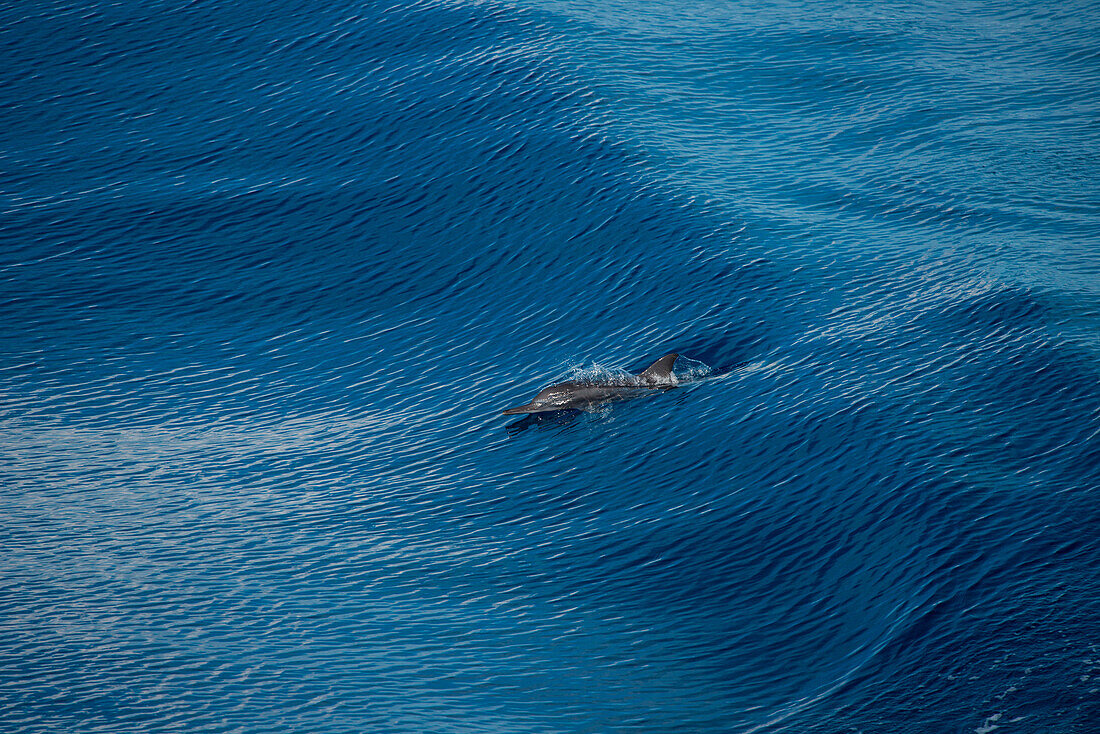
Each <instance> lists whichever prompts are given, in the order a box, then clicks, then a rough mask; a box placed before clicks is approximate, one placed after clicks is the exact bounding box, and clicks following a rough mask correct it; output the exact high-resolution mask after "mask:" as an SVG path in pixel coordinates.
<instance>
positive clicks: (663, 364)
mask: <svg viewBox="0 0 1100 734" xmlns="http://www.w3.org/2000/svg"><path fill="white" fill-rule="evenodd" d="M679 356H680V355H679V354H666V355H665V356H663V357H661V358H660V359H658V360H657V361H656V362H654V363H653V364H651V365H649V367H647V368H646V371H645V372H643V373H642V374H641V378H642V379H643V380H645V381H646V382H650V383H653V382H667V381H669V380H670V379H671V378H672V365H673V364H674V363H675V362H676V358H677V357H679Z"/></svg>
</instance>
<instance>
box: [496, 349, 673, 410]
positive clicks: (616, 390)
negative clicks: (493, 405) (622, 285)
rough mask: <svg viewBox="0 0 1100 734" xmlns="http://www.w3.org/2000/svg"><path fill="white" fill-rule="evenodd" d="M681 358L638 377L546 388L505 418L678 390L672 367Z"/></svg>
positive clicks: (667, 357)
mask: <svg viewBox="0 0 1100 734" xmlns="http://www.w3.org/2000/svg"><path fill="white" fill-rule="evenodd" d="M679 356H680V355H678V354H666V355H665V356H663V357H661V358H660V359H658V360H657V361H656V362H654V363H653V364H651V365H650V366H649V367H647V368H646V369H645V371H644V372H642V373H641V374H640V375H638V376H636V377H626V378H622V379H617V380H603V381H599V382H594V381H585V380H573V381H570V382H559V383H558V384H557V385H551V386H550V387H547V388H543V390H542V391H541V392H540V393H539V394H538V395H536V396H535V399H534V400H532V401H531V402H529V403H528V404H527V405H521V406H519V407H518V408H508V409H507V410H505V411H504V412H503V413H502V414H501V415H520V414H521V413H546V412H550V411H555V410H579V409H584V408H589V407H591V406H593V405H595V404H596V403H605V402H608V401H611V400H623V399H625V398H632V397H636V396H638V395H644V394H646V393H647V392H648V391H649V390H668V389H670V388H674V387H676V378H675V377H674V376H673V374H672V365H673V363H674V362H675V361H676V358H677V357H679Z"/></svg>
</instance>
